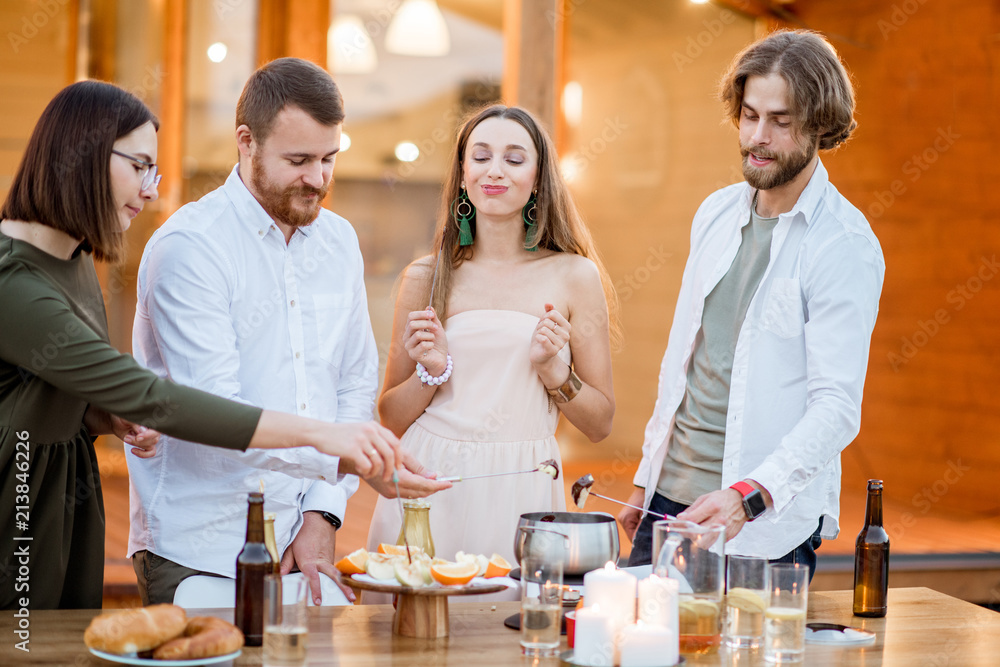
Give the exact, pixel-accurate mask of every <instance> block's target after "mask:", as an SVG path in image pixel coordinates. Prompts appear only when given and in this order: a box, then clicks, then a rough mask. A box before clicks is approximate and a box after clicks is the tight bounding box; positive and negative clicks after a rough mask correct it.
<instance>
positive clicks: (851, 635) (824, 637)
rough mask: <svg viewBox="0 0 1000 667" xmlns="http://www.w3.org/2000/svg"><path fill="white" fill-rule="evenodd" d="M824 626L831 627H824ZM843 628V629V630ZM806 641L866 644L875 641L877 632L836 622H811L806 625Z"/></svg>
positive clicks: (843, 644)
mask: <svg viewBox="0 0 1000 667" xmlns="http://www.w3.org/2000/svg"><path fill="white" fill-rule="evenodd" d="M816 626H818V629H817V627H816ZM823 626H830V627H827V628H824V627H823ZM841 628H843V629H842V630H841ZM806 643H807V644H826V645H829V646H864V645H866V644H874V643H875V633H874V632H871V631H869V630H862V629H861V628H852V627H849V626H846V625H839V624H836V623H809V624H808V625H806Z"/></svg>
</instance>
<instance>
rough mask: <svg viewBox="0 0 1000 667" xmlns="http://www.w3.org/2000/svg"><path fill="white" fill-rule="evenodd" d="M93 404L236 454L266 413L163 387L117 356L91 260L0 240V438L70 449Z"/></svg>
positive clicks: (165, 384)
mask: <svg viewBox="0 0 1000 667" xmlns="http://www.w3.org/2000/svg"><path fill="white" fill-rule="evenodd" d="M89 404H93V405H94V406H96V407H98V408H101V409H103V410H105V411H107V412H109V413H111V414H113V415H117V416H119V417H122V418H124V419H127V420H129V421H132V422H135V423H137V424H142V425H144V426H148V427H150V428H154V429H156V430H158V431H162V432H163V433H167V434H169V435H172V436H176V437H178V438H181V439H183V440H190V441H193V442H201V443H205V444H209V445H215V446H217V447H225V448H228V449H240V450H245V449H246V448H247V446H248V445H249V443H250V438H251V436H252V435H253V432H254V430H255V429H256V428H257V422H258V421H259V419H260V414H261V410H260V409H259V408H255V407H252V406H248V405H243V404H240V403H234V402H232V401H227V400H225V399H222V398H219V397H217V396H214V395H212V394H208V393H205V392H202V391H198V390H195V389H191V388H188V387H182V386H180V385H177V384H174V383H173V382H171V381H169V380H165V379H163V378H160V377H158V376H157V375H156V374H155V373H153V372H151V371H149V370H147V369H145V368H143V367H141V366H140V365H139V364H138V363H136V361H135V360H134V359H133V358H132V356H131V355H128V354H122V353H121V352H119V351H117V350H116V349H115V348H113V347H112V346H111V344H110V342H109V339H108V327H107V318H106V315H105V311H104V300H103V298H102V295H101V287H100V284H99V283H98V281H97V274H96V272H95V270H94V264H93V261H92V259H91V256H90V255H89V254H88V253H84V252H80V251H77V253H76V254H75V255H74V256H73V257H72V258H70V259H68V260H62V259H59V258H57V257H54V256H52V255H49V254H48V253H46V252H44V251H42V250H40V249H38V248H36V247H34V246H33V245H31V244H29V243H25V242H23V241H19V240H16V239H12V238H10V237H8V236H5V235H3V234H0V433H4V432H7V431H9V430H10V429H15V430H17V431H23V430H27V431H29V432H30V433H31V437H32V440H33V441H34V443H35V444H38V445H42V444H51V443H59V442H65V441H67V440H70V439H72V438H74V437H75V436H76V435H77V434H78V433H79V432H80V429H81V426H82V424H83V415H84V412H85V411H86V409H87V406H88V405H89ZM3 440H6V435H0V441H3Z"/></svg>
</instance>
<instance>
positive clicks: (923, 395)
mask: <svg viewBox="0 0 1000 667" xmlns="http://www.w3.org/2000/svg"><path fill="white" fill-rule="evenodd" d="M790 9H791V11H793V12H795V14H796V15H797V16H798V17H799V18H800V19H801V20H802V22H803V23H805V24H806V25H808V26H809V27H811V28H813V29H816V30H820V31H824V32H826V33H828V34H829V36H830V38H831V41H832V42H833V43H834V44H835V46H836V47H837V48H838V50H840V52H841V54H842V56H843V57H844V59H845V61H846V62H847V64H848V66H849V69H850V70H851V72H852V74H853V76H854V78H855V83H856V87H857V93H858V99H859V107H858V114H857V117H858V120H859V122H860V126H859V128H858V131H857V133H856V135H855V137H854V138H853V139H852V141H851V142H850V143H849V144H848V145H847V146H845V147H844V148H843V149H842V150H840V151H838V152H835V153H832V154H825V155H824V156H823V159H824V162H825V164H826V166H827V168H828V169H829V171H830V174H831V178H832V180H833V183H834V184H835V185H836V186H837V187H838V189H840V191H841V192H842V193H844V195H845V196H846V197H847V198H848V199H849V200H851V201H852V202H853V203H854V204H855V205H856V206H858V208H860V209H861V210H862V211H864V212H865V213H866V214H867V215H868V217H869V220H870V221H871V223H872V226H873V228H874V229H875V232H876V234H877V235H878V237H879V239H880V241H881V244H882V246H883V250H884V253H885V257H886V264H887V271H886V282H885V289H884V292H883V296H882V301H881V311H880V315H879V321H878V324H877V327H876V330H875V335H874V338H873V342H872V349H871V361H870V368H869V375H868V381H867V384H866V392H865V404H864V415H863V426H862V431H861V434H860V436H859V438H858V440H857V441H856V442H855V443H854V444H853V445H851V446H850V447H849V448H848V449H847V450H846V452H845V455H844V461H843V463H844V482H843V483H844V488H845V490H847V491H850V492H855V493H856V492H858V491H859V490H861V489H863V488H864V483H865V480H866V479H867V478H868V477H882V478H884V479H885V481H886V489H887V494H889V495H891V496H892V499H893V501H894V502H896V503H899V504H901V505H902V508H903V509H905V508H906V507H910V508H911V509H913V510H914V513H915V514H916V515H917V516H922V515H923V514H924V513H925V512H924V511H923V510H924V509H925V508H926V514H929V515H937V516H949V515H952V514H961V515H969V514H972V515H975V516H980V517H990V516H993V517H996V516H997V514H1000V496H998V495H997V494H996V493H995V492H993V485H994V482H993V481H992V477H993V473H994V471H996V470H997V469H1000V398H998V397H997V393H996V392H994V391H993V390H992V387H993V384H994V381H995V380H994V377H995V373H996V369H997V368H1000V346H998V345H997V343H996V339H997V332H998V331H1000V289H998V288H1000V265H998V264H997V263H996V262H997V260H1000V257H996V256H997V255H998V254H1000V253H998V252H997V251H998V250H1000V228H998V226H997V222H998V218H1000V215H998V213H1000V198H998V197H997V196H996V194H995V192H996V187H997V186H996V185H995V184H996V183H997V181H998V177H1000V163H998V161H997V160H996V157H995V153H996V149H997V148H998V147H1000V142H998V141H997V139H996V134H995V132H996V130H995V128H996V127H997V126H998V122H997V121H998V120H1000V118H998V116H1000V113H998V111H997V109H998V108H1000V105H998V103H1000V76H998V74H997V72H998V71H1000V40H998V39H997V37H996V35H997V34H1000V6H998V5H997V3H996V2H990V1H989V0H972V1H970V2H965V3H958V4H956V3H931V2H921V1H920V0H913V1H912V2H906V3H900V2H890V1H889V0H880V1H878V2H867V1H862V0H847V1H845V2H839V3H830V2H823V1H821V0H797V1H796V2H794V3H793V4H792V5H791V6H790ZM722 12H723V10H722V8H720V7H717V6H715V7H713V6H711V5H708V6H691V5H688V4H687V3H659V2H634V3H628V4H627V5H625V4H623V3H611V2H588V3H574V2H569V3H567V13H568V15H569V17H570V18H571V26H572V29H571V31H570V36H569V40H570V41H569V46H568V53H569V57H568V61H567V79H568V80H577V81H580V82H581V84H582V85H583V90H584V118H583V122H582V124H581V126H580V127H579V128H576V129H575V130H573V131H572V134H571V136H570V139H569V141H568V149H569V151H568V154H569V157H570V159H575V160H577V166H578V167H579V169H578V170H577V171H579V174H578V177H577V179H576V180H575V181H574V182H573V185H572V187H573V190H574V194H575V196H576V198H577V201H578V203H579V204H580V206H581V209H582V210H583V212H584V214H585V216H586V218H587V220H588V222H589V223H590V225H591V227H592V228H593V230H594V233H595V236H596V238H597V241H598V243H599V247H600V248H601V250H602V252H603V253H604V256H605V258H606V260H607V264H608V268H609V270H610V272H611V274H612V277H613V278H614V280H615V281H616V283H617V284H618V287H619V290H620V293H621V295H622V300H623V315H624V324H625V327H626V336H627V338H626V346H625V349H624V350H623V351H622V352H621V353H620V354H618V355H616V356H615V358H614V367H615V390H616V398H617V403H618V411H617V414H616V418H615V428H614V431H613V433H612V435H611V436H610V438H609V439H608V440H606V441H605V442H604V443H601V444H599V445H591V444H589V443H586V442H584V441H583V439H582V437H580V436H579V434H577V433H575V432H574V431H573V429H572V428H571V427H565V426H564V427H563V430H562V432H561V435H562V439H563V440H564V442H565V443H566V444H567V451H568V454H569V455H570V457H576V458H594V459H605V461H608V460H611V461H613V460H615V459H621V460H624V461H629V462H631V463H632V465H633V467H630V468H629V469H628V470H627V471H623V472H619V473H617V474H618V476H619V477H620V476H628V475H631V471H632V470H634V463H635V462H636V461H637V460H638V457H639V447H640V445H641V442H642V431H643V427H644V426H645V422H646V420H647V419H648V417H649V415H650V414H651V411H652V407H653V401H654V400H655V396H656V376H657V371H658V364H659V360H660V357H661V356H662V353H663V350H664V347H665V345H666V339H667V333H668V330H669V326H670V322H671V318H672V312H673V307H674V303H675V300H676V295H677V290H678V288H679V283H680V274H681V271H682V269H683V265H684V261H685V259H686V256H687V251H688V232H689V229H690V223H691V218H692V216H693V214H694V211H695V209H696V207H697V206H698V204H699V203H700V202H701V200H702V199H703V198H704V197H705V196H706V195H707V194H709V193H710V192H711V191H713V190H715V189H716V188H718V187H720V186H722V185H725V184H728V183H731V182H735V181H737V180H740V179H741V175H740V172H739V169H738V154H737V150H736V136H735V133H734V132H733V131H732V130H731V129H730V128H729V127H727V126H726V125H725V124H724V123H723V122H722V119H721V108H720V106H719V104H718V102H716V101H715V84H716V82H717V81H718V78H719V76H720V75H721V74H722V72H723V71H724V69H725V67H726V65H727V64H728V62H729V60H730V58H731V57H732V56H733V55H735V53H737V52H738V51H739V49H740V48H742V47H743V46H744V45H745V44H746V43H748V42H749V41H751V40H752V39H753V38H754V37H755V33H757V32H763V31H766V30H767V29H769V28H770V27H774V26H776V25H777V24H776V23H775V22H774V21H773V20H770V21H760V22H757V23H754V22H752V21H751V20H750V19H748V18H746V17H743V16H740V17H739V18H736V19H735V20H734V19H733V17H732V16H729V15H725V14H723V13H722ZM602 133H603V136H602ZM581 156H582V157H581ZM661 248H662V250H661ZM659 253H666V257H665V258H664V259H662V261H661V260H659V259H658V254H659ZM647 262H648V264H647ZM651 267H652V270H647V269H649V268H651ZM928 493H929V494H930V496H932V497H933V501H932V502H931V501H929V500H928V496H927V494H928ZM998 548H1000V545H998Z"/></svg>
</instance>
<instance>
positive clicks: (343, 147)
mask: <svg viewBox="0 0 1000 667" xmlns="http://www.w3.org/2000/svg"><path fill="white" fill-rule="evenodd" d="M350 147H351V135H349V134H347V132H341V133H340V152H341V153H346V152H347V150H348V149H349V148H350Z"/></svg>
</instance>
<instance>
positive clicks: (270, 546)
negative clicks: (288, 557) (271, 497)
mask: <svg viewBox="0 0 1000 667" xmlns="http://www.w3.org/2000/svg"><path fill="white" fill-rule="evenodd" d="M276 518H277V515H276V514H275V513H274V512H266V513H265V514H264V544H265V545H267V552H268V553H269V554H271V565H272V570H271V572H272V574H281V558H279V557H278V542H277V540H275V538H274V521H275V519H276Z"/></svg>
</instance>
